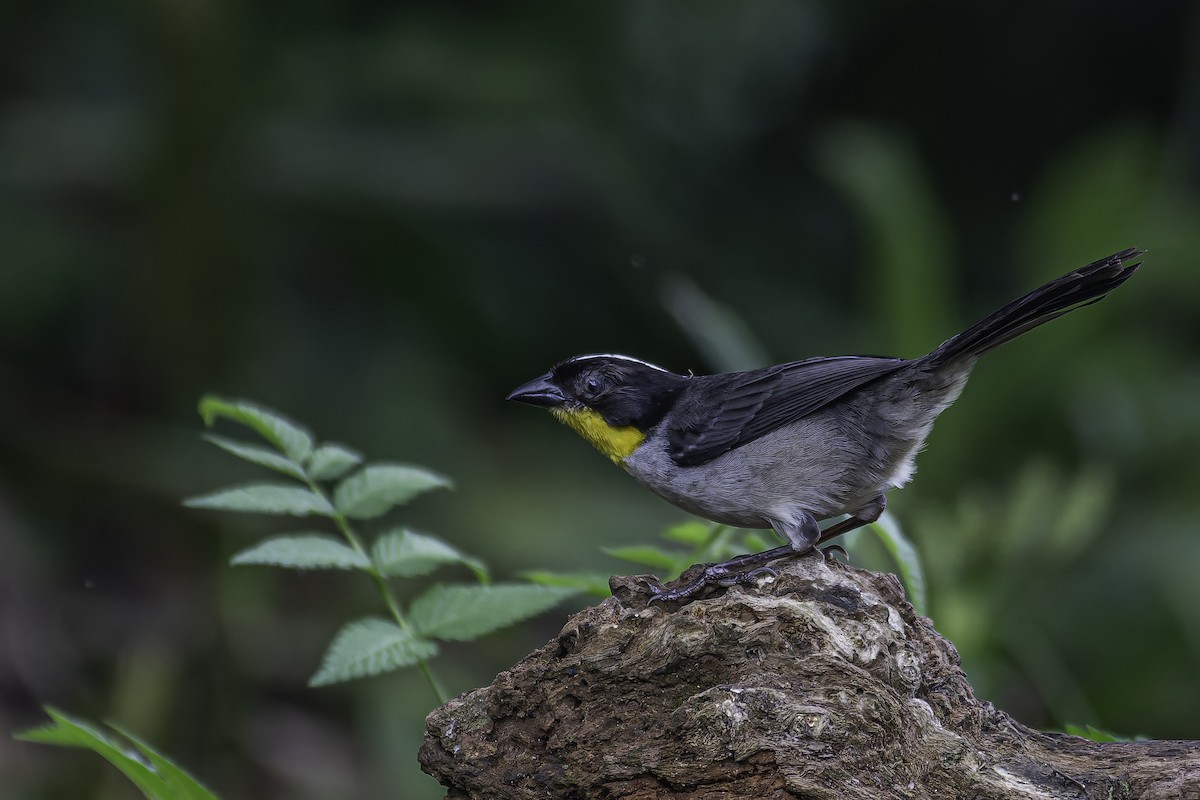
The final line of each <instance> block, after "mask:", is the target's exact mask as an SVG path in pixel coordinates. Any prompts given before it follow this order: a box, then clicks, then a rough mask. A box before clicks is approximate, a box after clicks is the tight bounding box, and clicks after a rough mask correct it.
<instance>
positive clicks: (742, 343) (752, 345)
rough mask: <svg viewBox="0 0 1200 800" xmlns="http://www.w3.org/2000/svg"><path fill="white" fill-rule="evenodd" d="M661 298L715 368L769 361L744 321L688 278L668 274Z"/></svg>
mask: <svg viewBox="0 0 1200 800" xmlns="http://www.w3.org/2000/svg"><path fill="white" fill-rule="evenodd" d="M662 301H663V305H664V306H666V308H667V311H669V312H670V313H671V316H672V317H674V318H675V322H676V324H677V325H679V327H680V328H681V329H682V330H683V332H684V333H685V334H687V337H688V338H689V339H690V340H691V342H692V344H693V345H694V346H695V347H696V349H697V350H699V351H700V352H701V353H702V354H703V355H704V359H705V361H707V362H708V365H709V366H710V367H712V368H713V369H714V370H715V371H717V372H737V371H739V370H745V369H755V368H757V367H761V366H764V365H766V364H770V363H771V360H770V359H769V358H768V357H767V353H766V350H764V349H763V347H762V345H761V344H759V342H758V339H756V338H755V336H754V334H753V333H752V332H751V330H750V326H749V325H747V324H746V321H745V320H743V319H742V318H741V317H740V316H738V315H737V314H735V313H734V312H733V311H731V310H729V309H728V308H726V307H724V306H722V305H721V304H720V303H718V302H716V301H715V300H713V299H712V298H711V297H709V296H708V295H707V294H705V293H704V292H703V291H702V290H701V289H700V287H698V286H697V285H696V284H695V283H693V282H692V281H691V280H689V279H687V278H685V277H683V276H681V275H673V276H670V277H669V278H668V279H667V280H666V281H665V282H664V284H663V288H662Z"/></svg>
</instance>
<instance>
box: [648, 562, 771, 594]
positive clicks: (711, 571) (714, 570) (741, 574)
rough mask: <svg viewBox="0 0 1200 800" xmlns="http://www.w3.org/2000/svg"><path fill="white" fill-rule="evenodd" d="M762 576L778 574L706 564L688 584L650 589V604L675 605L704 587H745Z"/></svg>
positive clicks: (764, 568)
mask: <svg viewBox="0 0 1200 800" xmlns="http://www.w3.org/2000/svg"><path fill="white" fill-rule="evenodd" d="M763 575H770V576H771V577H773V578H774V577H777V576H778V573H776V572H775V570H773V569H771V568H770V567H768V566H760V567H755V568H753V569H738V568H736V567H734V568H731V567H730V566H729V565H728V562H726V563H722V564H706V565H705V566H704V569H703V570H701V571H700V574H699V575H698V576H697V577H696V578H694V579H693V580H692V581H690V582H689V583H686V584H684V585H683V586H677V587H674V588H671V589H668V588H667V587H665V586H662V585H658V586H651V587H650V602H651V603H675V602H678V601H680V600H689V599H691V598H693V597H695V596H696V595H698V594H699V593H700V591H701V590H702V589H704V588H705V587H706V586H711V585H715V586H746V585H748V584H751V583H754V582H755V581H756V580H758V578H760V577H761V576H763Z"/></svg>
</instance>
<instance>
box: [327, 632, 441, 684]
mask: <svg viewBox="0 0 1200 800" xmlns="http://www.w3.org/2000/svg"><path fill="white" fill-rule="evenodd" d="M437 649H438V648H437V643H436V642H431V641H429V640H427V639H422V638H420V637H418V636H414V635H413V634H411V633H409V632H408V631H405V630H403V629H402V628H401V627H400V626H399V625H397V624H396V623H394V622H389V621H388V620H385V619H379V618H377V617H368V618H366V619H360V620H357V621H355V622H351V623H349V624H348V625H346V626H345V627H344V628H342V630H341V631H340V632H339V633H338V635H337V637H335V638H334V640H333V644H331V645H330V646H329V649H328V650H327V651H326V652H325V658H324V659H323V660H322V662H321V668H320V669H319V670H317V673H316V674H315V675H313V676H312V678H310V679H309V681H308V685H309V686H327V685H328V684H331V683H339V682H341V681H348V680H351V679H352V678H364V677H367V676H370V675H379V674H380V673H383V672H391V671H393V670H397V669H400V668H401V667H407V666H411V665H412V664H416V663H417V662H418V661H421V660H422V659H425V658H431V657H432V656H434V655H435V654H436V653H437Z"/></svg>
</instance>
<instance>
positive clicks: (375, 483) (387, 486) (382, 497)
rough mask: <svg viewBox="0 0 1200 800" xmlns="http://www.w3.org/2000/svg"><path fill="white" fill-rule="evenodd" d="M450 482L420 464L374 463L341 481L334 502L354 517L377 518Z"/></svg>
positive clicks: (344, 512) (339, 508) (347, 514)
mask: <svg viewBox="0 0 1200 800" xmlns="http://www.w3.org/2000/svg"><path fill="white" fill-rule="evenodd" d="M450 486H451V483H450V480H449V479H447V478H444V477H442V476H441V475H438V474H437V473H435V472H430V471H429V470H426V469H422V468H420V467H412V466H407V465H404V464H372V465H370V466H366V467H363V468H362V469H361V470H359V471H358V472H356V473H354V474H353V475H351V476H350V477H349V478H346V479H345V480H343V481H342V482H341V483H339V484H338V487H337V489H336V490H335V491H334V493H333V504H334V506H336V507H337V510H338V511H340V512H341V513H343V514H345V515H346V516H347V517H350V518H352V519H374V518H375V517H379V516H382V515H383V514H386V513H387V512H388V511H389V510H390V509H391V508H392V507H393V506H398V505H403V504H404V503H407V502H408V501H409V500H411V499H413V498H414V497H416V496H417V495H419V494H421V493H422V492H428V491H430V490H431V489H443V488H450Z"/></svg>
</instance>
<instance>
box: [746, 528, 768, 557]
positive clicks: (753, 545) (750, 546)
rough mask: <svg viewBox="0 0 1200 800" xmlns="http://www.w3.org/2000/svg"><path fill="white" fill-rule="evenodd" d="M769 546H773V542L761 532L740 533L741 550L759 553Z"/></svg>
mask: <svg viewBox="0 0 1200 800" xmlns="http://www.w3.org/2000/svg"><path fill="white" fill-rule="evenodd" d="M771 546H773V542H771V541H770V540H769V539H768V538H767V537H765V536H763V535H762V534H761V533H758V532H756V531H750V532H749V533H745V534H742V547H741V549H742V552H745V553H759V552H762V551H763V550H766V549H767V548H768V547H771Z"/></svg>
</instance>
